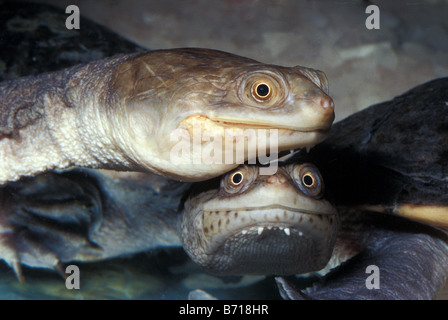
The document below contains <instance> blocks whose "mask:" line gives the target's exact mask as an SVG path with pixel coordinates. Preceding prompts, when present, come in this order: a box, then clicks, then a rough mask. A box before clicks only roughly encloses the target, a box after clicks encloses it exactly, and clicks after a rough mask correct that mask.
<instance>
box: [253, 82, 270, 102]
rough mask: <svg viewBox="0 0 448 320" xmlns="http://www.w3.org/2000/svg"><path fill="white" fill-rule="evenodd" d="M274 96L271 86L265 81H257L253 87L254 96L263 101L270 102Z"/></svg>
mask: <svg viewBox="0 0 448 320" xmlns="http://www.w3.org/2000/svg"><path fill="white" fill-rule="evenodd" d="M271 95H272V89H271V86H270V85H269V84H268V83H266V82H265V81H257V82H255V83H254V84H253V86H252V96H253V97H254V98H255V99H257V100H261V101H266V100H269V98H270V97H271Z"/></svg>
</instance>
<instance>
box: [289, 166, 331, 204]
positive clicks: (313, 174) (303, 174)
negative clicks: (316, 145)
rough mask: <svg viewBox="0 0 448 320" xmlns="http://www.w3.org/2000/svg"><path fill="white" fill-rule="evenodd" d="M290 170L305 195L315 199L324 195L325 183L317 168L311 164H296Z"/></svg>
mask: <svg viewBox="0 0 448 320" xmlns="http://www.w3.org/2000/svg"><path fill="white" fill-rule="evenodd" d="M290 170H292V171H290V174H291V177H292V178H293V179H294V181H295V184H296V186H297V187H298V188H299V189H300V191H302V192H303V193H304V194H305V195H307V196H309V197H312V198H315V199H320V198H321V197H322V196H323V195H324V181H323V179H322V176H321V174H320V172H319V169H317V168H316V166H314V165H313V164H311V163H304V164H296V165H294V166H292V167H291V169H290Z"/></svg>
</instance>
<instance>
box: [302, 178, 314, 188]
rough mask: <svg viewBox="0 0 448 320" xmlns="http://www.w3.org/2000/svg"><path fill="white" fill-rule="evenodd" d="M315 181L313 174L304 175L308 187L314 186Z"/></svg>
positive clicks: (304, 181)
mask: <svg viewBox="0 0 448 320" xmlns="http://www.w3.org/2000/svg"><path fill="white" fill-rule="evenodd" d="M313 182H314V180H313V178H312V177H311V176H304V177H303V183H304V184H305V185H306V186H307V187H309V186H312V185H313Z"/></svg>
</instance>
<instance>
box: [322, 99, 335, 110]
mask: <svg viewBox="0 0 448 320" xmlns="http://www.w3.org/2000/svg"><path fill="white" fill-rule="evenodd" d="M320 105H321V107H322V108H324V109H328V108H329V109H333V108H334V103H333V99H331V98H329V97H325V98H321V99H320Z"/></svg>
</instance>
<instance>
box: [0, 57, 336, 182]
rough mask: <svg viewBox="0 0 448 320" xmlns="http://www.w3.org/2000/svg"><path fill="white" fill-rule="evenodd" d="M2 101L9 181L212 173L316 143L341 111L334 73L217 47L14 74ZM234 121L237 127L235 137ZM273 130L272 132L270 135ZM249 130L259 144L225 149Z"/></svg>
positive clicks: (0, 134) (0, 121)
mask: <svg viewBox="0 0 448 320" xmlns="http://www.w3.org/2000/svg"><path fill="white" fill-rule="evenodd" d="M260 83H261V84H263V85H264V86H265V88H266V87H267V88H269V90H268V92H269V94H268V95H266V96H265V97H260V96H259V95H258V93H257V86H258V85H259V84H260ZM262 92H263V91H262ZM0 99H1V106H0V108H1V111H2V116H1V118H0V159H1V163H0V183H5V182H7V181H10V180H17V179H19V178H20V177H21V176H27V175H28V176H29V175H35V174H37V173H39V172H42V171H46V170H51V169H55V168H60V169H63V168H67V167H72V166H83V167H90V168H106V169H115V170H133V171H144V172H148V171H150V172H155V173H158V174H162V175H166V176H169V177H172V178H175V179H179V180H186V181H201V180H205V179H209V178H212V177H215V176H218V175H220V174H222V173H224V172H227V171H228V170H230V169H232V168H235V167H236V166H237V165H238V164H239V163H243V162H244V161H245V160H248V159H249V158H256V157H257V156H259V155H261V154H263V155H266V154H269V153H277V152H280V151H283V150H289V149H294V148H302V147H310V146H312V145H315V144H316V143H318V142H320V141H322V140H323V139H324V138H325V136H326V134H327V132H328V130H329V129H330V126H331V124H332V122H333V119H334V110H333V107H334V106H333V102H332V100H331V98H330V97H329V96H328V83H327V80H326V78H325V75H324V74H323V73H322V72H320V71H316V70H312V69H308V68H303V67H291V68H286V67H280V66H274V65H266V64H262V63H259V62H257V61H254V60H251V59H248V58H243V57H239V56H235V55H232V54H228V53H225V52H220V51H215V50H208V49H173V50H160V51H152V52H147V53H139V54H131V55H121V56H116V57H113V58H109V59H104V60H99V61H96V62H92V63H89V64H86V65H81V66H76V67H73V68H70V69H66V70H62V71H60V72H55V73H49V74H43V75H40V76H37V77H27V78H21V79H17V80H13V81H7V82H4V83H2V84H1V85H0ZM198 128H199V129H198ZM247 129H250V130H251V132H249V133H248V132H247ZM198 130H199V131H198ZM227 130H229V132H230V133H231V135H233V136H234V137H236V139H235V140H231V142H230V143H228V144H226V143H223V141H225V137H226V134H227V133H226V132H227ZM272 130H274V131H275V132H274V131H272ZM261 131H263V133H265V132H267V131H269V132H268V133H267V135H268V137H269V138H268V141H267V142H266V143H264V144H263V145H258V144H257V141H258V140H257V137H258V135H259V134H261V133H260V132H261ZM198 132H199V137H198V139H199V140H197V142H195V141H194V139H195V137H197V133H198ZM271 132H272V133H271ZM173 134H174V136H173ZM195 134H196V135H195ZM254 134H255V135H254ZM271 136H272V139H273V140H272V141H271V140H269V139H270V137H271ZM238 137H241V138H243V139H246V142H247V145H252V146H254V145H255V146H256V148H255V151H254V152H251V153H250V152H249V150H248V147H245V148H244V150H243V153H242V155H241V154H240V155H238V154H237V155H236V158H233V156H232V157H231V158H230V161H229V160H228V159H227V158H226V159H224V156H223V155H224V154H225V151H226V150H232V151H233V150H234V149H235V148H236V146H237V145H242V143H241V141H238V140H237V139H238ZM184 138H186V140H185V139H184ZM179 141H183V142H185V141H187V143H188V145H187V146H185V145H184V144H182V145H181V146H180V145H179ZM215 142H221V145H222V146H221V147H218V148H217V149H214V148H215V146H216V144H215ZM194 143H196V146H198V148H195V147H194ZM173 150H174V151H175V152H177V153H174V154H175V155H179V154H180V155H181V156H180V158H175V157H173ZM212 150H213V152H212ZM179 151H180V153H179ZM211 154H213V155H216V157H213V158H212V159H211V160H210V158H211V157H210V155H211ZM271 160H272V159H271Z"/></svg>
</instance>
